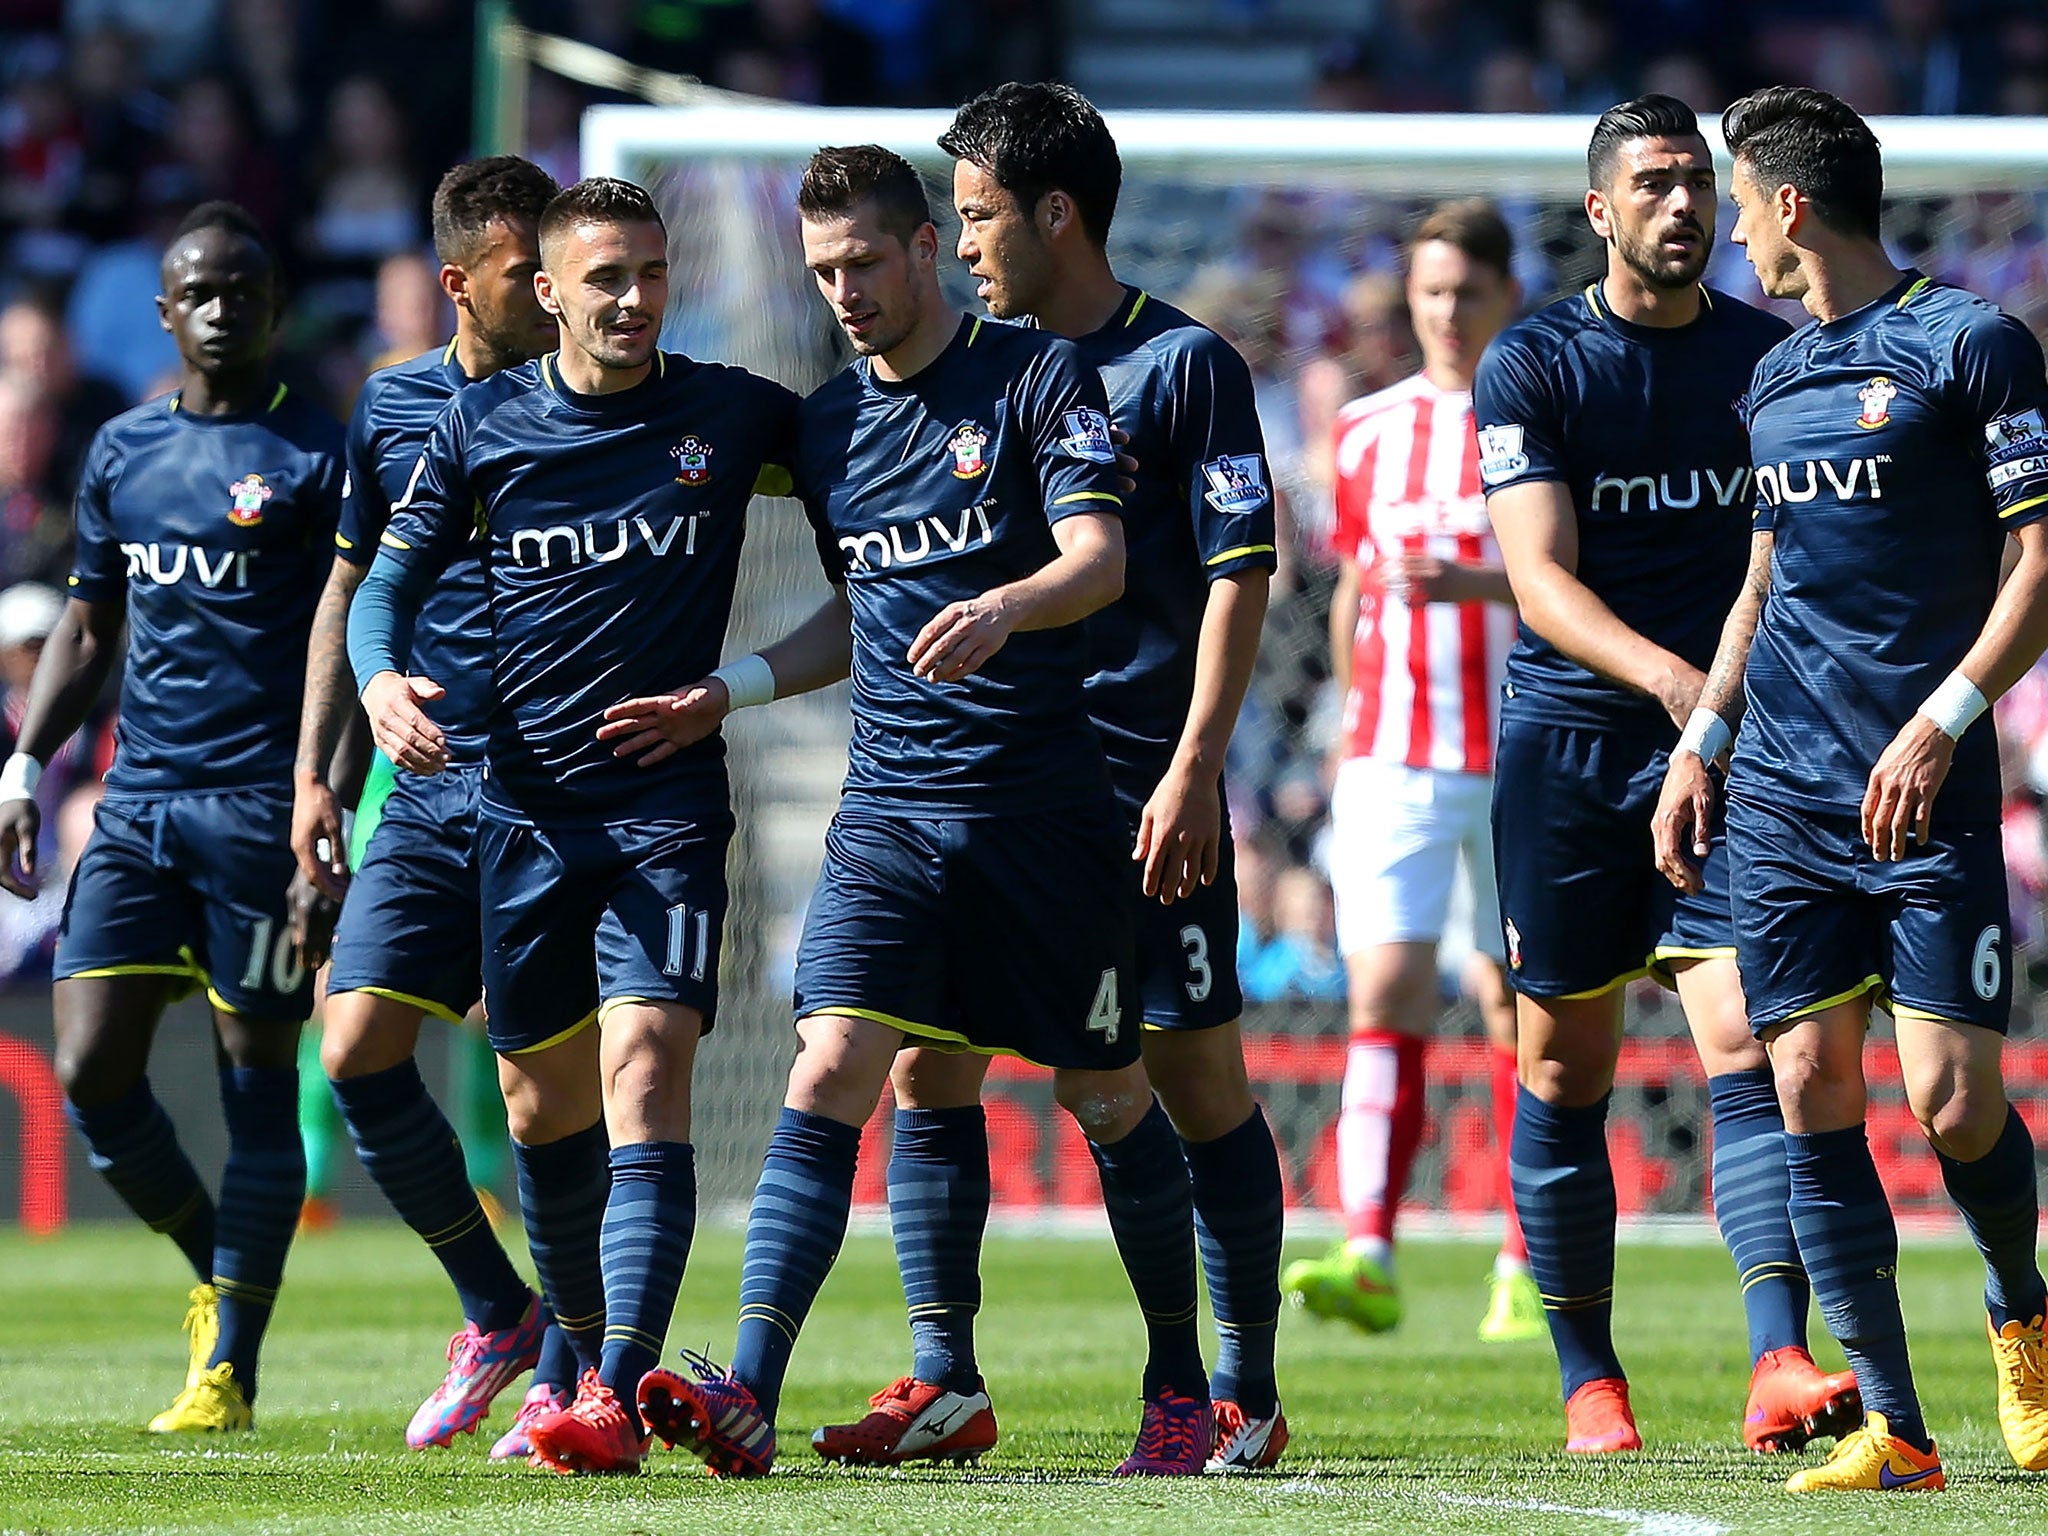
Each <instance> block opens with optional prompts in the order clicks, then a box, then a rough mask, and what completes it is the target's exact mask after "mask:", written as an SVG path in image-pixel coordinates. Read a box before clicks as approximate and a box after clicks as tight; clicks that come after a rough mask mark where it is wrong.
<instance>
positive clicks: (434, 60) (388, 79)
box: [328, 0, 654, 206]
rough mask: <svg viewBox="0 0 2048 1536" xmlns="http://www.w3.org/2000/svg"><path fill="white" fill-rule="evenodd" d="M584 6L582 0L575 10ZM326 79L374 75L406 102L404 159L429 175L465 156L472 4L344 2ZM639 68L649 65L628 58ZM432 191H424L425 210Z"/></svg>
mask: <svg viewBox="0 0 2048 1536" xmlns="http://www.w3.org/2000/svg"><path fill="white" fill-rule="evenodd" d="M580 3H584V0H579V4H580ZM345 10H346V13H347V19H346V20H344V21H343V22H342V23H341V26H340V27H336V28H331V29H330V30H335V31H340V32H342V39H341V42H340V46H339V47H337V48H336V49H334V51H333V57H332V62H331V68H332V73H331V74H330V75H329V76H328V78H329V79H334V80H346V79H347V78H348V77H349V76H351V75H359V74H362V75H373V76H375V77H376V79H377V80H378V81H379V82H381V83H382V85H383V86H384V89H385V90H386V91H387V92H388V93H389V95H390V97H391V99H392V100H394V101H400V102H403V103H404V104H405V114H406V119H407V122H408V124H409V127H410V142H409V143H408V145H407V151H408V158H409V159H410V160H411V161H412V162H413V163H415V164H417V165H420V166H424V167H431V168H432V171H433V175H434V176H435V177H437V178H438V177H439V175H440V174H441V172H442V171H444V170H446V169H447V168H448V167H449V166H451V165H453V164H455V162H456V161H458V160H461V159H463V158H464V157H465V156H467V155H468V154H469V128H470V105H471V103H470V90H471V82H472V78H473V76H474V75H475V72H476V6H475V3H474V0H349V3H348V4H347V6H346V7H345ZM627 57H629V58H633V59H634V61H635V62H636V63H652V62H654V61H653V60H651V59H643V58H640V57H639V56H638V55H637V54H631V53H629V54H628V55H627ZM430 189H431V188H430V186H428V187H422V188H421V190H420V194H419V200H420V202H421V204H422V206H424V205H425V202H426V197H427V193H428V191H429V190H430Z"/></svg>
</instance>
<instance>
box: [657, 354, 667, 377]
mask: <svg viewBox="0 0 2048 1536" xmlns="http://www.w3.org/2000/svg"><path fill="white" fill-rule="evenodd" d="M654 376H655V377H656V378H657V379H665V378H667V377H668V354H667V353H666V352H663V351H661V350H660V349H658V348H657V349H656V351H655V354H654Z"/></svg>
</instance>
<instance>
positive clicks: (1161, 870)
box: [1131, 765, 1223, 903]
mask: <svg viewBox="0 0 2048 1536" xmlns="http://www.w3.org/2000/svg"><path fill="white" fill-rule="evenodd" d="M1222 857H1223V792H1222V790H1221V788H1220V787H1219V786H1218V784H1217V782H1216V776H1215V775H1214V774H1211V773H1202V772H1199V771H1196V772H1189V771H1187V770H1185V769H1183V768H1181V767H1179V766H1178V765H1176V766H1174V767H1173V768H1170V769H1168V770H1167V774H1166V777H1165V778H1163V779H1161V780H1160V781H1159V787H1158V788H1157V789H1155V790H1153V791H1152V798H1151V799H1150V800H1147V801H1146V802H1145V809H1144V812H1143V814H1141V815H1140V816H1139V818H1138V841H1137V845H1136V846H1135V847H1133V848H1132V849H1131V859H1132V861H1133V862H1134V863H1139V864H1143V865H1144V866H1145V894H1146V895H1147V896H1157V897H1158V898H1159V900H1160V901H1161V902H1162V903H1164V902H1170V901H1176V900H1180V899H1182V898H1185V897H1188V896H1192V895H1194V894H1195V891H1196V889H1197V888H1198V887H1201V886H1204V885H1211V884H1214V883H1215V880H1216V870H1217V868H1218V866H1219V864H1220V863H1221V861H1222Z"/></svg>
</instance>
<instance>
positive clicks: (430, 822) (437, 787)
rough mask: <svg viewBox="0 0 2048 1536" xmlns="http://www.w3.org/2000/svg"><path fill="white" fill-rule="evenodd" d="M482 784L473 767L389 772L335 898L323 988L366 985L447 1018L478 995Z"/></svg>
mask: <svg viewBox="0 0 2048 1536" xmlns="http://www.w3.org/2000/svg"><path fill="white" fill-rule="evenodd" d="M482 789H483V770H482V768H480V767H477V768H449V769H446V770H445V771H443V772H441V773H438V774H435V775H433V776H432V777H424V776H422V775H420V774H416V773H401V774H399V775H398V776H397V779H396V780H395V782H394V783H393V784H392V786H391V790H390V793H389V794H387V795H386V796H385V797H384V808H383V815H382V818H381V819H380V820H379V821H378V823H377V829H376V831H374V832H372V833H371V834H370V841H369V846H367V847H366V848H365V849H364V850H363V858H362V863H361V864H360V865H359V866H358V867H357V869H356V873H355V879H354V880H353V881H351V882H350V884H349V888H348V900H347V901H345V902H343V903H342V907H341V921H340V922H339V923H338V924H336V926H335V929H334V960H333V967H334V968H333V969H332V970H331V971H329V972H328V975H327V991H328V995H329V996H332V995H334V994H335V993H338V992H370V993H374V994H375V995H376V996H378V997H388V998H391V999H393V1000H394V1001H396V1002H401V1003H410V1004H411V1005H412V1006H413V1007H415V1008H419V1009H421V1010H423V1011H425V1012H427V1013H431V1014H433V1015H434V1016H435V1017H436V1018H441V1019H447V1020H448V1021H449V1022H450V1023H453V1022H455V1021H457V1020H459V1019H460V1018H461V1017H462V1016H463V1015H464V1014H466V1013H468V1012H469V1010H470V1009H471V1007H473V1006H474V1005H475V1003H476V1000H477V999H478V998H479V997H481V996H483V928H482V923H483V916H482V911H481V901H480V898H479V897H478V894H477V871H476V806H477V796H478V795H479V794H480V793H481V792H482Z"/></svg>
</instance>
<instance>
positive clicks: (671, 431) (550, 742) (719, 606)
mask: <svg viewBox="0 0 2048 1536" xmlns="http://www.w3.org/2000/svg"><path fill="white" fill-rule="evenodd" d="M796 408H797V399H796V396H795V395H793V394H791V393H790V392H789V391H788V390H786V389H784V388H783V387H782V386H781V385H779V384H772V383H770V382H769V381H768V380H766V379H763V378H758V377H756V376H755V375H753V374H751V373H748V372H747V371H746V370H744V369H741V368H733V367H728V366H726V365H724V364H722V363H703V362H696V361H693V360H692V359H690V358H687V357H683V356H681V355H679V354H676V353H657V354H656V355H655V367H654V368H653V370H652V371H651V372H650V373H649V374H648V376H647V378H646V379H645V380H644V381H642V382H641V383H640V384H637V385H635V386H634V387H633V388H631V389H625V390H620V391H618V392H617V393H615V394H607V395H583V394H578V393H577V392H576V391H574V390H572V389H570V388H569V387H568V386H567V385H565V384H564V383H563V382H562V380H561V376H560V374H559V373H558V372H557V371H556V368H555V364H554V359H553V357H552V356H550V357H544V358H542V359H541V360H540V361H538V362H536V363H527V364H524V365H522V366H521V367H518V368H512V369H507V370H506V371H504V372H502V373H498V374H494V375H492V376H491V377H490V378H488V379H481V380H479V381H477V382H476V383H474V384H472V385H470V386H469V387H468V388H466V389H464V390H462V391H461V392H460V393H459V394H457V395H456V396H455V398H454V400H453V401H452V402H451V403H450V405H449V406H448V408H447V409H446V410H445V411H444V412H443V413H442V415H441V417H440V419H439V420H438V421H437V422H436V423H435V425H434V428H433V430H432V432H431V433H430V434H429V436H428V440H427V448H426V452H425V454H424V455H423V456H422V459H421V463H420V467H419V470H418V475H417V479H416V482H415V484H414V485H413V488H412V491H411V494H410V495H409V496H408V497H407V498H406V499H405V500H404V501H403V502H402V503H400V504H399V505H397V506H396V507H394V508H393V511H392V516H391V523H390V526H389V527H387V528H386V529H385V530H384V532H383V534H382V536H381V538H380V540H379V544H380V549H379V553H378V559H379V560H383V559H386V558H389V559H391V560H393V561H394V562H395V563H396V564H397V565H398V566H399V567H400V569H401V572H402V574H403V578H404V587H405V590H406V591H408V592H409V593H413V594H415V595H416V596H417V597H419V598H421V599H424V596H425V593H426V591H427V590H428V587H429V585H430V584H431V583H433V582H435V581H438V579H439V578H440V576H441V575H442V573H443V572H444V571H445V570H446V569H447V567H448V566H449V565H450V564H451V563H453V562H454V561H455V560H456V559H457V558H458V557H462V556H465V555H466V554H468V553H469V552H470V551H471V550H472V548H474V550H475V552H476V554H477V556H478V558H479V559H480V561H481V564H482V567H483V575H484V588H485V596H486V601H487V603H488V605H489V610H490V627H491V653H490V665H491V705H490V714H489V719H488V727H487V735H488V742H487V746H486V748H485V766H484V790H483V808H484V810H485V811H486V812H489V813H493V814H496V815H498V816H499V817H501V818H509V819H514V820H534V821H568V822H577V823H589V822H599V821H607V822H608V821H628V820H634V819H640V818H647V817H657V818H659V817H677V816H691V815H701V814H703V811H704V808H705V807H706V806H716V807H719V808H721V809H722V808H723V807H724V805H725V804H726V797H727V789H726V779H725V742H724V740H723V738H722V737H720V736H719V735H718V734H716V733H713V734H712V735H711V736H708V737H706V738H705V739H704V740H703V741H700V742H698V743H696V744H695V745H694V746H691V747H689V748H688V749H686V750H684V751H682V752H678V753H676V754H675V755H674V756H672V757H670V758H668V759H666V760H665V761H663V762H661V763H659V764H657V765H655V766H653V767H646V768H644V767H641V766H640V765H639V763H638V762H637V761H636V760H634V759H628V758H618V757H614V756H613V755H612V748H611V745H610V744H609V743H606V742H601V741H599V740H598V739H597V729H598V727H599V726H600V725H602V724H603V723H604V712H605V710H606V709H608V708H610V707H611V706H612V705H614V704H617V703H619V702H621V701H622V700H625V699H629V698H640V697H645V696H648V695H652V694H659V693H668V692H672V691H674V690H675V689H677V688H681V687H683V686H685V685H686V684H689V683H692V682H695V681H696V680H697V679H698V678H701V677H703V676H705V675H706V674H707V673H709V672H710V671H711V670H712V669H713V668H715V667H716V666H717V665H718V660H719V649H720V647H721V646H722V645H723V644H724V641H725V629H726V621H727V620H728V619H729V618H730V617H731V613H732V600H733V587H734V583H735V581H736V580H737V578H738V573H739V559H740V546H741V542H742V540H743V538H744V536H745V532H746V516H747V504H748V502H749V501H750V500H751V499H752V497H753V496H754V494H755V491H756V489H757V488H758V489H760V490H762V491H763V492H767V493H774V494H786V493H787V491H788V488H789V473H788V470H787V469H786V468H784V467H782V466H784V465H786V464H787V462H788V460H789V458H790V451H791V443H792V436H793V432H794V428H795V423H796Z"/></svg>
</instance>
